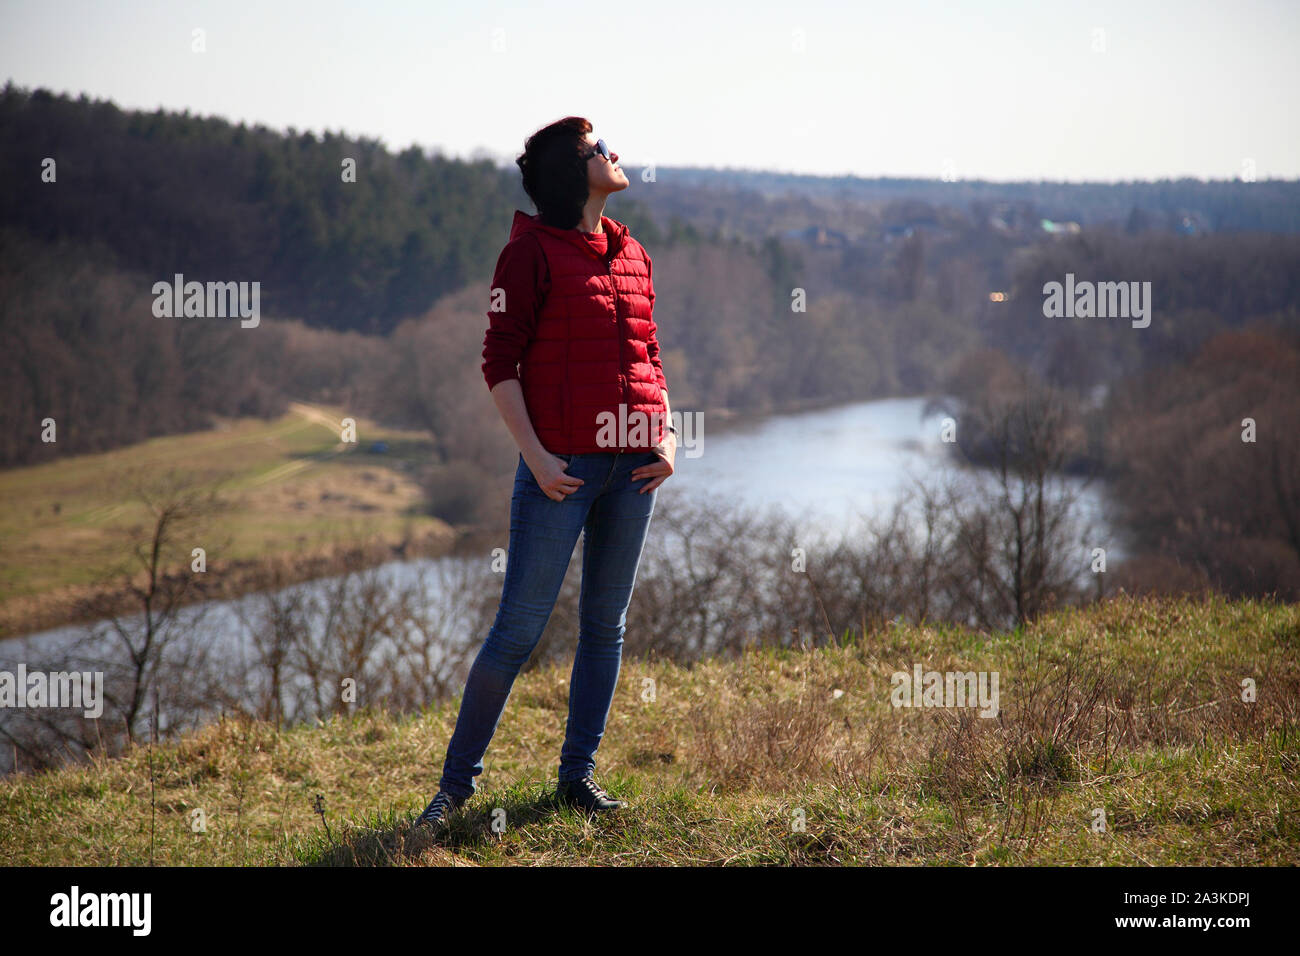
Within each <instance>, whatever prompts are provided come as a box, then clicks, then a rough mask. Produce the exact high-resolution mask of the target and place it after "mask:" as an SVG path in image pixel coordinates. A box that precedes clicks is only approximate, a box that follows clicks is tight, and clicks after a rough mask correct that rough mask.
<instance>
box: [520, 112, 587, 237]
mask: <svg viewBox="0 0 1300 956" xmlns="http://www.w3.org/2000/svg"><path fill="white" fill-rule="evenodd" d="M591 130H592V126H591V123H589V122H588V121H587V120H585V119H583V118H582V117H581V116H566V117H565V118H564V119H562V120H557V121H556V122H554V123H552V124H551V125H550V126H544V127H542V128H541V129H539V130H538V131H537V132H536V133H534V134H533V135H532V136H529V137H528V139H526V140H525V141H524V151H523V152H522V153H520V154H519V156H518V157H517V158H516V159H515V163H516V164H518V166H519V170H520V172H522V173H523V175H524V192H526V193H528V198H529V199H531V200H532V201H533V205H534V206H536V207H537V211H538V213H540V214H541V217H542V222H544V223H545V224H546V225H548V226H554V227H556V228H557V229H574V228H576V227H577V225H578V223H579V222H580V221H581V219H582V207H583V206H585V205H586V203H587V199H588V196H589V190H588V188H587V161H586V160H585V159H583V158H582V149H583V147H584V146H585V145H586V142H585V140H584V137H585V136H586V135H587V134H588V133H590V132H591Z"/></svg>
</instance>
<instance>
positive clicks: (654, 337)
mask: <svg viewBox="0 0 1300 956" xmlns="http://www.w3.org/2000/svg"><path fill="white" fill-rule="evenodd" d="M645 261H646V269H647V271H648V273H649V275H650V335H649V337H648V338H647V339H646V344H645V350H646V354H647V355H649V356H650V364H651V365H653V366H654V367H655V376H656V377H657V378H658V379H659V387H660V388H662V389H663V390H664V391H665V392H666V391H668V379H666V378H664V367H663V363H662V362H660V361H659V327H658V326H656V325H655V264H654V262H653V261H651V259H650V254H649V253H646V257H645Z"/></svg>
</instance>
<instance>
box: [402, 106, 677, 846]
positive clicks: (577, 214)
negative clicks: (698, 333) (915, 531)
mask: <svg viewBox="0 0 1300 956" xmlns="http://www.w3.org/2000/svg"><path fill="white" fill-rule="evenodd" d="M516 163H517V164H518V165H519V168H520V170H521V172H522V173H523V185H524V190H525V192H527V193H528V196H529V198H530V199H531V200H532V201H533V204H534V205H535V206H536V207H537V210H538V213H537V215H536V216H528V215H526V214H525V213H523V212H521V211H516V212H515V217H514V225H513V228H512V229H511V232H510V240H509V242H507V243H506V246H505V248H504V249H503V250H502V252H501V255H500V257H499V258H498V260H497V267H496V272H495V274H494V276H493V278H492V309H491V311H489V312H488V318H489V328H488V330H487V334H486V336H485V339H484V345H483V366H482V369H483V376H484V379H485V381H486V382H487V386H488V388H489V389H490V390H491V393H492V398H493V400H494V401H495V402H496V406H497V409H498V411H499V412H500V413H501V417H502V419H503V420H504V421H505V423H506V427H507V428H509V429H510V433H511V435H512V436H513V437H514V440H515V443H516V444H517V445H518V446H519V450H520V454H519V464H518V467H517V469H516V471H515V484H514V494H513V497H512V499H511V506H510V552H509V557H508V563H507V566H506V576H505V583H504V586H503V590H502V594H501V604H500V607H499V609H498V611H497V616H496V621H495V623H494V624H493V625H492V628H491V631H490V632H489V633H488V636H487V640H486V641H484V643H483V646H482V648H480V650H479V652H478V655H477V657H476V658H475V660H474V664H473V666H472V667H471V668H470V673H469V678H468V680H467V681H466V685H465V694H464V698H463V700H462V701H461V705H460V713H459V715H458V717H457V719H456V729H455V732H454V733H453V734H452V738H451V742H450V743H449V744H448V745H447V755H446V759H445V761H444V763H443V768H442V778H441V779H440V780H439V782H438V793H437V795H436V796H435V797H434V798H433V800H432V801H431V802H430V803H429V806H428V808H427V809H426V810H425V811H424V813H423V814H422V815H421V816H420V817H419V819H418V820H417V821H416V823H417V825H429V826H433V827H439V826H441V825H443V824H444V823H445V822H446V820H447V817H448V815H449V814H450V813H452V812H453V811H455V810H456V809H458V808H459V807H460V806H461V805H462V804H463V803H464V802H465V801H466V800H468V799H469V798H470V797H471V796H472V795H473V793H474V789H475V787H474V777H476V776H477V775H478V774H480V773H482V771H483V755H484V753H485V752H486V750H487V746H488V743H489V742H490V741H491V739H492V735H493V733H494V732H495V731H496V728H497V724H498V723H499V721H500V719H501V713H502V711H503V709H504V708H505V704H506V700H507V698H508V697H509V695H510V689H511V687H512V686H513V684H514V680H515V676H516V675H517V674H518V673H519V669H520V668H521V667H522V666H523V664H524V662H525V661H527V660H528V657H529V655H530V654H531V653H532V650H533V648H534V647H535V646H536V644H537V641H538V640H539V639H540V638H541V636H542V630H543V628H545V626H546V622H547V620H548V619H549V618H550V615H551V611H552V609H553V608H554V606H555V599H556V597H557V596H558V595H559V592H560V585H561V583H562V582H563V580H564V575H565V572H566V570H567V569H568V566H569V559H570V557H571V556H572V554H573V549H574V545H575V544H576V542H577V539H578V533H579V532H583V537H582V540H583V550H582V594H581V599H580V607H579V614H580V620H579V633H578V650H577V655H576V656H575V658H574V661H573V674H572V678H571V680H570V683H569V716H568V723H567V725H566V729H565V738H564V746H563V747H562V749H561V751H560V764H559V786H558V788H557V797H558V798H559V799H560V800H561V801H562V802H564V803H568V804H570V805H575V806H579V807H582V808H584V809H586V810H588V811H600V810H616V809H619V808H621V807H624V806H626V803H625V802H624V801H621V800H616V799H614V798H613V797H611V796H610V795H609V794H608V793H607V792H606V791H605V790H604V788H602V787H601V786H600V785H599V784H597V783H596V780H595V776H594V772H595V766H596V764H595V753H596V748H597V747H598V746H599V744H600V740H601V737H602V736H603V735H604V732H605V721H606V718H607V717H608V715H609V708H610V703H611V701H612V700H613V698H614V688H615V686H616V685H617V683H618V673H619V666H620V663H621V658H622V648H623V634H624V631H625V629H626V621H627V608H628V604H629V602H630V601H631V598H632V587H633V584H634V583H635V580H636V571H637V565H638V564H639V562H640V558H641V549H642V546H643V545H644V543H645V538H646V532H647V529H648V528H649V524H650V516H651V513H652V512H653V511H654V502H655V496H656V489H657V488H658V487H659V486H660V485H661V484H663V482H664V481H665V480H666V479H667V478H668V476H669V475H671V474H672V473H673V461H674V459H675V457H676V454H677V436H676V430H675V429H674V428H672V426H671V425H669V424H668V418H669V415H670V410H669V406H668V393H667V387H668V386H667V382H666V380H665V379H664V373H663V367H662V365H661V364H660V361H659V342H658V339H657V337H656V329H655V323H654V319H653V313H652V309H653V305H654V286H653V284H652V282H651V261H650V257H649V256H648V255H647V254H646V251H645V249H644V248H643V247H642V246H641V244H640V243H639V242H637V241H636V240H635V239H633V238H632V236H631V235H630V234H629V232H628V230H627V227H626V226H624V225H623V224H622V223H620V222H618V221H617V220H614V219H610V218H609V217H607V216H605V215H603V212H604V208H605V200H606V199H608V198H609V195H610V193H614V192H618V191H619V190H621V189H626V188H627V186H628V180H627V176H626V175H624V173H623V170H622V169H621V168H620V167H619V165H618V154H617V153H613V152H610V151H609V149H608V147H606V145H605V141H604V140H598V139H596V138H594V137H593V136H592V126H591V124H590V123H589V122H587V121H586V120H585V119H583V118H581V117H576V116H570V117H567V118H565V119H562V120H560V121H559V122H557V123H553V124H551V125H550V126H547V127H545V128H543V129H541V130H539V131H538V132H536V133H535V134H533V135H532V136H531V137H529V138H528V140H527V141H526V142H525V144H524V152H523V153H522V154H521V155H520V156H519V157H518V159H517V160H516ZM516 365H518V368H516Z"/></svg>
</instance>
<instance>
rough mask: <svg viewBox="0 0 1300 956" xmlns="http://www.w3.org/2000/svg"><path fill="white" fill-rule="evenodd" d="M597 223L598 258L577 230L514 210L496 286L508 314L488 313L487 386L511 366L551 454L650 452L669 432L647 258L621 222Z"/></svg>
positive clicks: (604, 219)
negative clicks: (601, 245) (602, 242)
mask: <svg viewBox="0 0 1300 956" xmlns="http://www.w3.org/2000/svg"><path fill="white" fill-rule="evenodd" d="M601 222H602V223H603V228H604V230H605V232H606V234H607V242H608V252H607V254H606V255H605V257H602V256H601V255H600V253H599V252H598V251H597V250H596V249H595V248H593V246H592V245H591V243H589V242H588V240H587V239H586V238H585V236H584V234H583V233H582V232H581V231H580V230H578V229H558V228H554V227H552V226H548V225H546V224H544V223H543V222H541V219H540V216H529V215H527V214H526V213H523V212H521V211H516V212H515V218H514V224H513V226H512V228H511V230H510V242H509V243H508V244H507V247H506V250H503V252H502V258H501V260H500V261H499V262H498V270H497V275H496V276H495V277H494V279H493V285H494V287H496V286H497V285H498V283H499V284H500V286H501V287H502V288H506V289H508V290H513V294H512V295H511V294H508V295H507V297H506V308H505V309H503V310H502V311H498V312H489V313H488V316H489V319H490V322H491V326H490V328H489V330H488V335H487V337H486V339H485V343H484V352H483V356H484V359H485V361H484V365H483V368H484V375H485V377H486V378H487V382H488V387H489V388H491V387H492V386H493V385H495V384H496V382H497V381H500V379H501V378H505V377H509V376H510V375H511V374H512V373H513V361H514V359H516V358H518V361H519V370H518V376H517V377H518V378H519V382H520V386H521V388H522V390H523V394H524V403H525V405H526V406H527V408H528V414H529V418H530V419H531V420H532V423H533V429H534V430H535V431H536V432H537V437H538V439H539V440H540V441H541V443H542V445H543V446H544V447H545V448H546V449H547V450H548V451H550V452H552V453H555V454H581V453H588V452H614V451H648V450H649V449H651V448H653V447H654V446H655V445H657V444H659V442H661V441H662V440H663V437H664V432H665V430H666V426H667V424H668V422H667V420H666V419H665V417H664V416H665V412H666V406H665V403H664V398H663V394H662V392H661V391H660V390H661V389H664V390H666V389H667V381H666V380H665V379H664V373H663V366H662V364H661V363H660V361H659V342H658V338H657V335H656V331H657V330H656V327H655V323H654V318H653V306H654V285H653V283H652V281H651V271H652V264H651V261H650V257H649V255H647V254H646V251H645V249H644V248H643V247H642V245H641V243H639V242H637V240H636V239H634V238H633V237H632V235H631V234H630V233H629V232H628V228H627V226H625V225H623V223H621V222H618V221H617V220H615V219H610V218H609V217H608V216H602V217H601ZM531 243H535V245H530V244H531ZM537 251H540V252H541V255H542V260H543V261H542V262H538V261H537V259H536V253H537ZM507 253H510V254H509V255H507ZM538 276H545V277H546V278H545V279H544V280H543V282H542V285H541V289H542V290H543V293H544V298H542V297H541V294H539V295H538V297H537V298H535V299H533V300H532V301H528V300H529V298H530V296H529V293H530V292H534V291H537V289H538V282H537V279H536V277H538ZM539 300H540V306H538V301H539ZM620 405H621V406H623V408H622V411H621V412H620ZM602 413H609V414H608V415H606V416H605V418H604V419H600V418H598V416H600V415H601V414H602ZM651 416H654V417H651ZM638 424H639V426H640V427H639V429H638ZM602 426H604V428H603V430H602Z"/></svg>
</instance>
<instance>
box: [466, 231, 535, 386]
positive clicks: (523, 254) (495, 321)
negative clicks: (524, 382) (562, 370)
mask: <svg viewBox="0 0 1300 956" xmlns="http://www.w3.org/2000/svg"><path fill="white" fill-rule="evenodd" d="M549 288H550V276H549V275H548V274H547V269H546V258H545V256H544V255H543V253H542V248H541V246H540V245H538V243H537V239H536V238H535V237H533V236H529V235H523V236H519V237H518V238H515V239H511V240H510V241H509V242H507V243H506V244H505V247H504V248H503V249H502V250H501V255H500V256H498V257H497V267H496V271H495V272H494V273H493V274H492V290H493V295H495V290H496V289H501V290H503V291H504V293H505V299H504V302H503V306H504V308H503V309H502V311H500V312H494V311H492V310H491V309H489V310H488V314H487V315H488V329H487V333H486V335H484V337H483V365H482V369H483V379H484V381H486V382H487V387H488V389H489V391H490V390H491V389H493V388H495V387H496V385H497V383H498V382H502V381H505V380H506V379H508V378H515V379H517V378H519V361H520V359H521V358H522V357H523V354H524V349H525V348H527V347H528V343H529V342H530V341H532V338H533V335H534V333H535V332H536V330H537V313H538V311H539V310H540V309H541V307H542V303H543V302H545V301H546V293H547V291H548V290H549Z"/></svg>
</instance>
